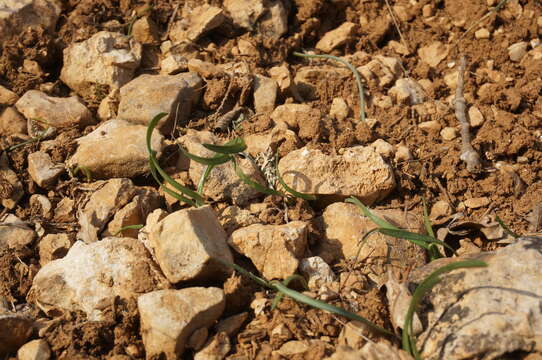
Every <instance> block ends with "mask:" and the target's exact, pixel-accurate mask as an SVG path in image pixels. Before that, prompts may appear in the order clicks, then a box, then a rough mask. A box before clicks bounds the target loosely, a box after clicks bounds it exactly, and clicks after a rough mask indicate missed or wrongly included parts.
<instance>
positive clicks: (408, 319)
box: [402, 260, 487, 359]
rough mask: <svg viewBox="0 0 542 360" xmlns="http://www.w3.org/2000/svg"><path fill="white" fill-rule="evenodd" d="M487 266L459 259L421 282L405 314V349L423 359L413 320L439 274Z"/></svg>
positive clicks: (403, 336)
mask: <svg viewBox="0 0 542 360" xmlns="http://www.w3.org/2000/svg"><path fill="white" fill-rule="evenodd" d="M486 266H487V264H486V263H485V262H483V261H481V260H465V261H457V262H454V263H451V264H448V265H445V266H442V267H440V268H438V269H437V270H435V271H433V272H432V273H431V274H430V275H429V276H428V277H427V278H425V279H424V280H423V281H422V282H421V284H420V285H419V286H418V287H417V288H416V290H415V291H414V294H412V300H411V301H410V304H409V306H408V310H407V314H406V316H405V323H404V326H403V334H402V344H403V350H405V351H407V352H408V353H409V354H411V355H412V356H414V357H415V359H421V357H420V354H419V352H418V350H417V349H416V339H415V337H414V335H412V320H413V317H414V312H415V311H416V308H417V307H418V305H419V304H420V302H421V301H422V299H423V297H424V296H425V294H426V293H427V292H428V291H429V290H431V288H433V286H435V285H436V284H437V283H438V282H439V281H440V280H441V279H440V278H439V276H440V275H441V274H443V273H446V272H450V271H452V270H456V269H461V268H472V267H486Z"/></svg>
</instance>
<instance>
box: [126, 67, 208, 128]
mask: <svg viewBox="0 0 542 360" xmlns="http://www.w3.org/2000/svg"><path fill="white" fill-rule="evenodd" d="M201 88H202V80H201V78H200V77H199V76H198V75H197V74H195V73H192V72H189V73H182V74H178V75H148V74H144V75H140V76H138V77H137V78H135V79H134V80H132V81H130V82H129V83H127V84H126V85H124V86H123V87H122V88H121V89H120V103H119V110H118V117H119V118H120V119H124V120H127V121H130V122H132V123H135V124H141V125H145V126H147V125H148V124H149V122H150V121H151V120H152V119H153V118H154V117H155V116H156V115H158V114H159V113H162V112H165V113H169V116H166V117H164V118H163V119H162V120H160V122H159V123H158V125H157V129H158V130H160V131H162V132H163V133H164V132H168V131H169V130H170V129H171V127H172V126H173V121H174V120H175V119H177V123H178V124H182V123H183V122H184V121H185V120H186V119H187V118H188V115H189V114H190V111H191V108H192V105H194V104H196V103H197V102H198V101H199V97H200V93H201Z"/></svg>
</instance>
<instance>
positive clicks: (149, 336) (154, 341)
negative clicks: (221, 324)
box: [137, 287, 225, 359]
mask: <svg viewBox="0 0 542 360" xmlns="http://www.w3.org/2000/svg"><path fill="white" fill-rule="evenodd" d="M137 306H138V309H139V312H140V314H141V329H142V336H143V343H144V344H145V350H146V351H147V354H148V356H149V357H150V358H152V357H156V356H161V354H163V356H165V359H178V358H179V357H180V356H181V354H183V351H184V347H185V345H186V342H187V340H188V338H189V337H190V336H191V335H192V333H193V332H194V331H196V330H198V329H201V328H208V327H210V326H211V325H212V324H213V323H214V322H215V320H216V319H218V318H219V317H220V315H222V312H223V311H224V306H225V298H224V293H223V291H222V289H219V288H202V287H192V288H186V289H181V290H159V291H153V292H149V293H147V294H145V295H142V296H140V297H139V298H138V299H137ZM157 310H158V312H157Z"/></svg>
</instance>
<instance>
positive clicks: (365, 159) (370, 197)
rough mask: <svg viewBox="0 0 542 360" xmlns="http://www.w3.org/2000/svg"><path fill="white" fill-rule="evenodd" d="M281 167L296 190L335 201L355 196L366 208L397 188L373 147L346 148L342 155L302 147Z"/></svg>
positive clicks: (391, 172) (388, 170) (279, 166)
mask: <svg viewBox="0 0 542 360" xmlns="http://www.w3.org/2000/svg"><path fill="white" fill-rule="evenodd" d="M278 168H279V171H280V174H281V175H282V177H283V179H284V181H285V182H286V184H287V185H288V186H290V187H292V188H293V189H294V190H296V191H299V192H303V193H308V194H315V195H326V196H329V197H332V198H345V197H348V196H356V197H358V198H359V199H360V200H361V201H363V202H364V203H365V204H367V205H371V204H372V203H373V202H375V201H377V200H380V199H383V198H384V197H386V196H387V195H388V194H389V193H390V192H391V191H392V190H393V189H394V188H395V179H394V176H393V171H392V169H391V167H390V166H389V165H388V164H387V163H386V162H385V161H384V160H383V159H382V157H381V156H380V155H379V154H378V153H377V152H376V151H374V149H373V148H371V147H363V146H356V147H351V148H345V149H344V153H343V154H342V155H326V154H324V153H323V152H322V151H320V150H309V149H307V148H303V149H299V150H295V151H292V152H290V153H289V154H288V155H286V156H285V157H283V158H282V159H280V161H279V165H278Z"/></svg>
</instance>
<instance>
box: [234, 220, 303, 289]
mask: <svg viewBox="0 0 542 360" xmlns="http://www.w3.org/2000/svg"><path fill="white" fill-rule="evenodd" d="M228 242H229V244H230V245H232V246H233V248H234V249H235V250H237V251H238V252H240V253H241V254H243V255H245V256H247V257H248V258H250V260H252V262H253V263H254V265H255V266H256V268H257V269H258V270H259V271H260V272H261V273H262V275H263V276H264V277H265V278H267V279H285V278H287V277H288V276H290V275H293V274H294V273H295V272H296V270H297V267H298V266H299V259H300V258H301V257H302V256H303V253H304V252H305V248H306V246H307V224H306V223H304V222H302V221H294V222H291V223H288V224H285V225H280V226H276V225H275V226H273V225H267V226H265V225H260V224H254V225H250V226H247V227H245V228H242V229H239V230H236V231H234V232H233V233H232V234H231V236H230V238H229V240H228Z"/></svg>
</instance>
